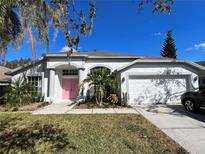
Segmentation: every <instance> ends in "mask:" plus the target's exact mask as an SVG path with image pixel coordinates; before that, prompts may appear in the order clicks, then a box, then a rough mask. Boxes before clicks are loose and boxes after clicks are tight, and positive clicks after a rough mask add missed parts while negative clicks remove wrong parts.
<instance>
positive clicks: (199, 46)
mask: <svg viewBox="0 0 205 154" xmlns="http://www.w3.org/2000/svg"><path fill="white" fill-rule="evenodd" d="M194 49H196V50H205V42H203V43H200V44H195V45H194Z"/></svg>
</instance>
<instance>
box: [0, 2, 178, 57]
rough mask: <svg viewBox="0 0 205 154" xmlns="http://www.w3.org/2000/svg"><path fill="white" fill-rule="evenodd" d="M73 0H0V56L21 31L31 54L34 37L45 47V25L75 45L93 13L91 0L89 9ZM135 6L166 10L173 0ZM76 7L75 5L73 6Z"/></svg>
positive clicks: (18, 40) (87, 28)
mask: <svg viewBox="0 0 205 154" xmlns="http://www.w3.org/2000/svg"><path fill="white" fill-rule="evenodd" d="M75 1H76V0H0V58H1V57H2V56H3V57H4V55H5V54H6V52H7V47H8V45H9V44H10V43H11V44H12V45H13V46H14V47H19V46H20V45H22V43H23V39H24V38H25V34H27V35H28V37H29V39H28V40H29V44H30V48H31V51H32V55H33V58H35V57H36V39H37V40H38V41H40V42H41V43H43V44H44V46H45V48H46V49H47V48H48V47H49V40H50V38H49V29H50V28H54V29H55V35H54V36H56V34H57V32H58V31H59V30H61V31H63V32H64V34H65V39H66V42H67V46H69V47H75V48H78V46H79V42H80V37H82V36H83V35H86V34H88V33H89V32H90V31H91V30H92V29H93V20H94V18H95V17H96V8H95V4H94V0H89V6H90V7H89V11H85V8H79V7H76V3H75ZM136 1H137V0H136ZM137 3H139V5H138V6H139V9H140V10H142V9H143V8H144V6H145V4H151V5H152V8H153V9H152V11H153V12H156V11H161V12H170V11H171V7H172V5H173V4H174V0H140V2H138V1H137ZM77 8H78V9H77Z"/></svg>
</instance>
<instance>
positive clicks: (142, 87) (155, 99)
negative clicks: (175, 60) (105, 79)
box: [128, 75, 189, 106]
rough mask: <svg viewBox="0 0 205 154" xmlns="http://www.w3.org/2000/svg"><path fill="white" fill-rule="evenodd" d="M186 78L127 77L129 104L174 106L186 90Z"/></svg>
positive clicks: (167, 76)
mask: <svg viewBox="0 0 205 154" xmlns="http://www.w3.org/2000/svg"><path fill="white" fill-rule="evenodd" d="M188 85H189V82H188V76H185V75H182V76H176V75H157V76H129V80H128V90H129V104H130V105H132V106H134V105H140V104H158V103H163V104H175V103H180V96H181V94H182V93H184V92H185V91H186V90H187V89H188Z"/></svg>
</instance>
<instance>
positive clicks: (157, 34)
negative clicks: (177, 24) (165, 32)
mask: <svg viewBox="0 0 205 154" xmlns="http://www.w3.org/2000/svg"><path fill="white" fill-rule="evenodd" d="M161 35H162V33H161V32H156V33H154V36H161Z"/></svg>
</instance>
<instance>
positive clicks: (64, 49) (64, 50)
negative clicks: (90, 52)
mask: <svg viewBox="0 0 205 154" xmlns="http://www.w3.org/2000/svg"><path fill="white" fill-rule="evenodd" d="M72 49H73V48H72ZM70 50H71V47H68V46H64V47H63V48H61V49H60V52H66V51H70ZM73 52H76V50H75V49H73Z"/></svg>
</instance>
